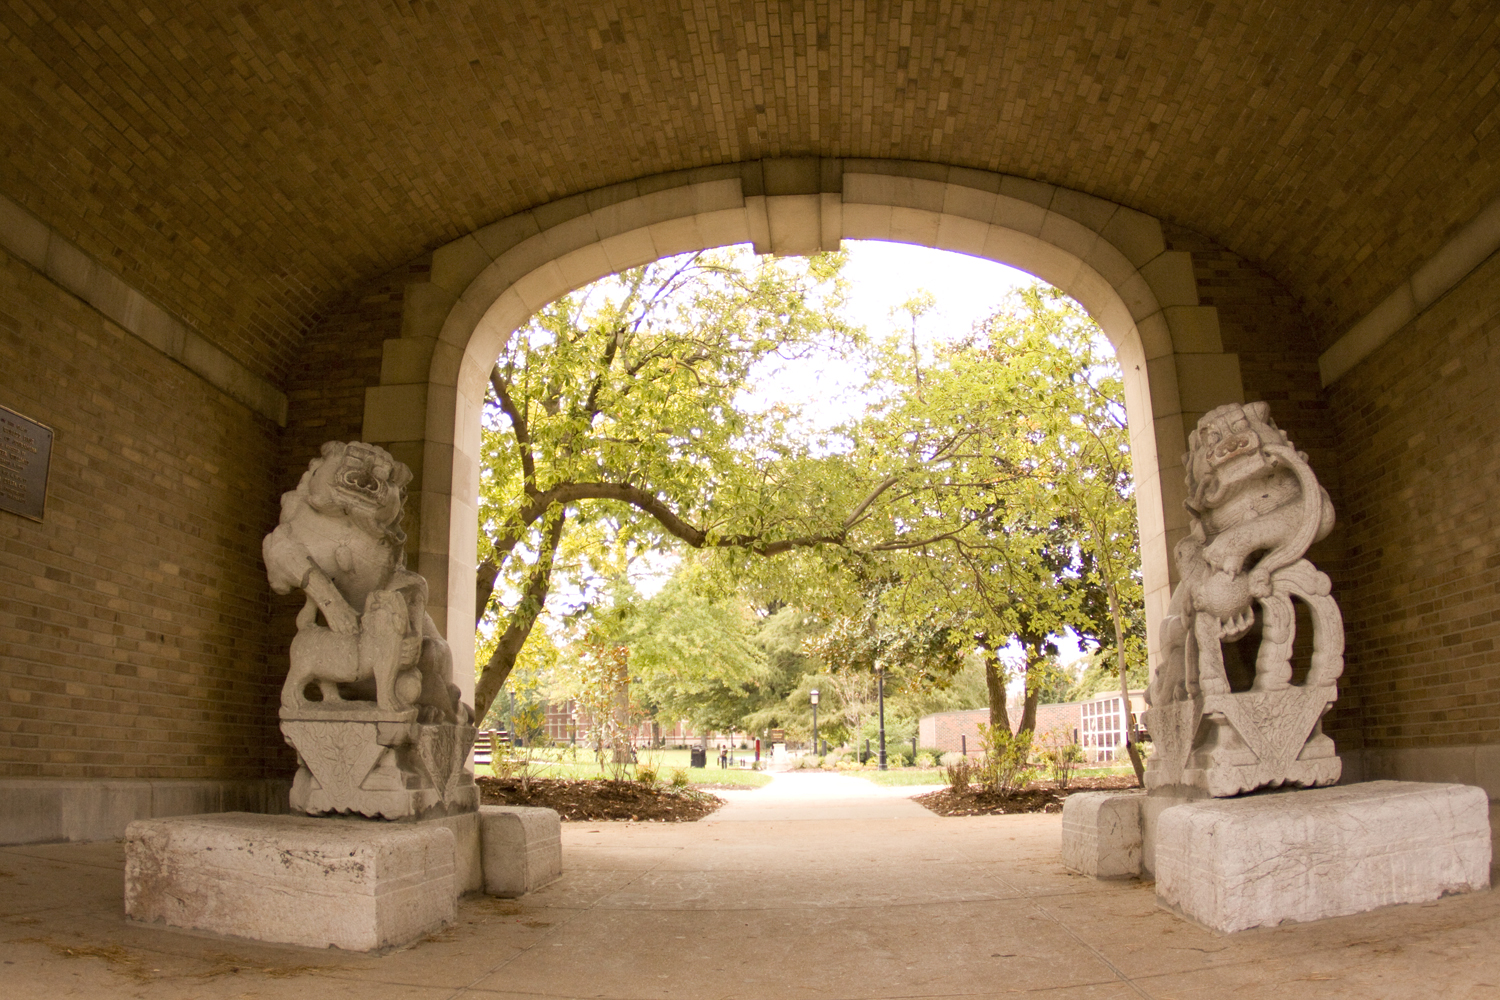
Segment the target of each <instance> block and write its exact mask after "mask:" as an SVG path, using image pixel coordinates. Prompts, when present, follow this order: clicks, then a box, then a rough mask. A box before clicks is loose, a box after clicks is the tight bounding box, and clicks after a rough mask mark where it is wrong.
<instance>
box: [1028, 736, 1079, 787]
mask: <svg viewBox="0 0 1500 1000" xmlns="http://www.w3.org/2000/svg"><path fill="white" fill-rule="evenodd" d="M1037 751H1038V752H1037V758H1038V760H1040V761H1041V764H1042V767H1044V768H1046V771H1047V777H1049V778H1051V779H1052V780H1053V781H1055V782H1057V787H1058V788H1067V787H1068V782H1070V781H1072V780H1073V771H1074V769H1075V768H1077V766H1078V765H1079V764H1081V763H1082V762H1083V749H1082V748H1081V747H1079V745H1078V744H1077V743H1075V742H1073V731H1072V730H1071V729H1070V728H1068V727H1066V726H1064V727H1060V728H1058V729H1054V730H1052V731H1051V732H1049V733H1045V734H1043V736H1042V738H1041V739H1040V740H1039V741H1038V747H1037Z"/></svg>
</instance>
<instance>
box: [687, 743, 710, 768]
mask: <svg viewBox="0 0 1500 1000" xmlns="http://www.w3.org/2000/svg"><path fill="white" fill-rule="evenodd" d="M689 753H690V755H691V756H690V759H689V761H688V763H689V765H690V766H692V767H707V766H708V751H707V750H705V749H703V748H702V747H693V748H692V749H691V750H690V751H689Z"/></svg>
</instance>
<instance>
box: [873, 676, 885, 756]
mask: <svg viewBox="0 0 1500 1000" xmlns="http://www.w3.org/2000/svg"><path fill="white" fill-rule="evenodd" d="M875 684H876V690H877V691H878V692H879V699H880V769H881V770H882V771H884V770H885V664H884V663H876V664H875Z"/></svg>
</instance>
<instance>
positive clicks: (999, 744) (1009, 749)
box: [977, 723, 1036, 795]
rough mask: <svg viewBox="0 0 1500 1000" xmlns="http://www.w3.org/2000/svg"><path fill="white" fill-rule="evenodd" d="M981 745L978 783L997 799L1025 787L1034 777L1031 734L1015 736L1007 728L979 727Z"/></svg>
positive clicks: (1027, 730) (1026, 731)
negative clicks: (982, 753)
mask: <svg viewBox="0 0 1500 1000" xmlns="http://www.w3.org/2000/svg"><path fill="white" fill-rule="evenodd" d="M979 745H980V748H981V749H982V750H983V751H984V757H983V758H981V760H980V762H979V768H978V774H977V777H978V780H979V783H980V784H981V785H982V786H984V790H985V791H987V792H990V793H992V794H995V795H1009V794H1011V793H1012V792H1018V791H1020V790H1021V789H1022V788H1024V787H1026V782H1028V781H1030V780H1031V779H1032V778H1033V777H1034V776H1035V775H1036V770H1035V769H1034V768H1032V767H1031V766H1030V762H1031V730H1029V729H1023V730H1021V731H1020V732H1019V733H1014V734H1012V733H1011V731H1010V730H1009V729H1007V728H1006V727H1005V726H991V725H986V724H985V723H980V725H979Z"/></svg>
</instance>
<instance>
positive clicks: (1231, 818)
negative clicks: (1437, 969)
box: [1155, 781, 1490, 932]
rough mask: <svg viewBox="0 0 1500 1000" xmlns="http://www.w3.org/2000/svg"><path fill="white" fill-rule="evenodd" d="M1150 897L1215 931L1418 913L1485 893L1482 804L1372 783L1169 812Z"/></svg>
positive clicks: (1485, 815)
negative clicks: (1395, 908)
mask: <svg viewBox="0 0 1500 1000" xmlns="http://www.w3.org/2000/svg"><path fill="white" fill-rule="evenodd" d="M1156 839H1157V845H1156V869H1155V870H1156V897H1157V899H1158V900H1159V901H1160V902H1162V903H1163V904H1164V905H1166V906H1168V907H1170V908H1172V909H1175V910H1177V911H1178V912H1179V913H1182V914H1183V915H1184V916H1187V917H1190V918H1192V919H1194V920H1196V921H1198V922H1199V923H1201V924H1204V925H1205V926H1207V927H1210V928H1212V929H1213V930H1216V931H1221V932H1229V931H1238V930H1244V929H1246V928H1250V927H1272V926H1275V925H1276V924H1278V923H1281V922H1282V921H1303V920H1320V919H1322V918H1324V917H1335V916H1340V915H1343V914H1349V913H1363V912H1365V911H1367V910H1373V909H1375V908H1377V907H1381V906H1390V905H1391V904H1393V903H1422V902H1426V901H1428V900H1433V899H1437V898H1439V897H1440V896H1444V895H1449V894H1452V893H1457V892H1471V891H1474V890H1479V889H1486V888H1488V887H1489V884H1490V827H1489V799H1488V797H1487V796H1486V795H1485V793H1484V791H1483V790H1482V789H1479V788H1474V787H1472V786H1469V785H1439V784H1424V783H1418V782H1405V781H1372V782H1368V783H1366V784H1362V785H1344V786H1342V787H1339V788H1319V789H1316V790H1313V791H1305V792H1285V793H1281V794H1274V793H1273V794H1268V795H1252V796H1248V797H1245V798H1239V799H1204V800H1200V801H1198V802H1192V803H1188V804H1186V805H1177V806H1173V807H1172V808H1170V809H1167V810H1166V811H1165V812H1163V813H1162V814H1161V818H1160V821H1159V823H1158V825H1157V830H1156Z"/></svg>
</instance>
